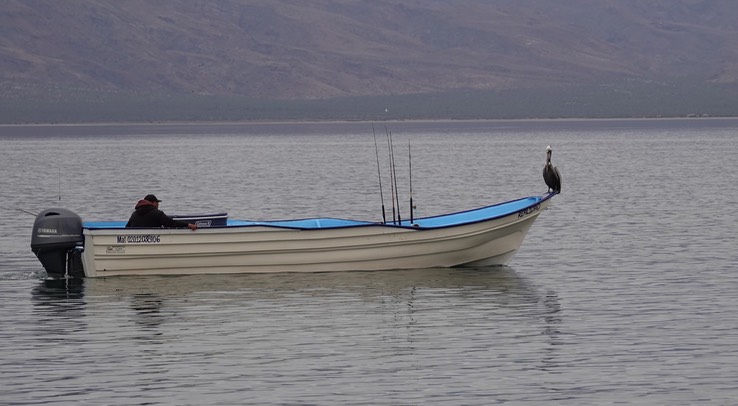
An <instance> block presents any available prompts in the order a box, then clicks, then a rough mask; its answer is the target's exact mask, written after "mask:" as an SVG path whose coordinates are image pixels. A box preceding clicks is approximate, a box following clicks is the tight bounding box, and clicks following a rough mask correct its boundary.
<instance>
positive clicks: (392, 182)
mask: <svg viewBox="0 0 738 406" xmlns="http://www.w3.org/2000/svg"><path fill="white" fill-rule="evenodd" d="M384 134H385V135H386V136H387V153H388V154H389V165H390V192H391V198H392V199H391V200H392V224H395V223H396V219H397V217H396V214H395V179H394V177H392V162H393V161H394V160H393V159H392V141H391V139H390V132H389V130H388V129H387V127H386V126H385V127H384Z"/></svg>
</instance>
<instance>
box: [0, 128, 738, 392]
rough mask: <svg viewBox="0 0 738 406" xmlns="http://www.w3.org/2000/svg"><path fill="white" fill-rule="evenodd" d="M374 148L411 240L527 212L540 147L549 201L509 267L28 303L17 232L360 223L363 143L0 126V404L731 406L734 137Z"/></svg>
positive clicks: (530, 139)
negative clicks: (62, 215)
mask: <svg viewBox="0 0 738 406" xmlns="http://www.w3.org/2000/svg"><path fill="white" fill-rule="evenodd" d="M383 126H384V125H381V126H379V125H375V127H376V128H377V130H378V131H377V132H378V139H377V140H378V143H379V146H380V156H379V158H380V161H381V164H380V172H381V175H382V177H383V183H384V185H383V186H384V187H385V191H384V194H385V204H387V206H388V207H389V198H388V197H387V195H388V194H389V190H388V189H387V188H388V185H389V180H388V178H386V177H387V176H388V173H387V172H388V170H387V167H386V162H387V161H388V156H387V155H388V154H387V152H386V138H384V128H383ZM388 128H389V129H390V130H391V131H392V134H393V138H394V143H395V159H396V160H397V165H398V181H399V183H400V190H401V202H402V204H403V206H404V205H406V204H407V195H408V191H407V189H408V186H409V179H408V173H407V172H408V171H407V167H408V158H407V143H408V140H409V141H410V142H411V145H412V170H413V171H412V178H413V179H412V181H413V197H414V202H415V203H416V205H417V206H418V208H417V211H416V212H415V215H416V216H426V215H435V214H441V213H443V212H446V211H457V210H463V209H469V208H473V207H477V206H481V205H486V204H491V203H495V202H499V201H504V200H511V199H514V198H518V197H522V196H527V195H532V194H541V193H543V192H545V190H546V187H545V185H544V184H543V180H542V177H541V169H542V166H543V163H544V160H545V147H546V145H549V144H550V145H551V146H552V147H553V149H554V154H553V160H554V164H555V165H557V166H558V167H559V170H560V171H561V172H562V176H563V190H562V194H561V195H559V196H556V197H555V198H554V200H553V202H552V205H551V207H550V208H549V210H547V211H546V212H544V213H542V214H541V216H540V218H539V219H538V220H537V222H536V223H535V224H534V226H533V228H532V229H531V231H530V233H529V235H528V237H527V238H526V241H525V242H524V244H523V246H522V248H521V250H520V252H519V253H518V254H517V255H516V256H515V257H514V258H513V260H512V262H511V263H510V266H509V267H489V268H472V269H408V270H401V271H387V272H341V273H315V274H289V273H286V274H274V275H222V276H208V277H201V276H182V277H123V278H104V279H87V280H83V281H72V280H49V279H48V278H47V277H46V274H45V273H44V272H43V269H42V267H41V265H40V264H39V263H38V261H36V259H35V257H34V256H33V254H32V253H31V252H30V247H29V243H30V232H31V225H32V223H33V216H32V215H29V214H25V213H23V212H21V211H20V210H19V209H22V210H25V211H29V212H39V211H40V210H43V209H45V208H49V207H55V206H61V207H66V208H68V209H71V210H73V211H75V212H76V213H78V214H80V215H81V216H82V217H83V218H84V219H85V220H116V219H125V218H127V217H128V215H129V214H130V212H131V210H132V208H133V205H134V204H135V202H136V200H138V199H139V198H141V197H142V196H143V195H145V194H147V193H155V194H156V195H157V196H159V198H161V199H162V200H164V202H163V203H162V209H163V210H164V211H166V212H167V213H169V214H176V213H192V212H203V211H207V212H215V211H227V212H229V214H230V216H231V217H232V218H238V219H256V220H265V219H284V218H293V217H312V216H332V217H344V218H358V219H363V220H375V221H376V220H380V219H381V210H380V207H381V199H380V193H379V188H378V174H377V164H376V159H377V157H376V153H375V148H374V139H373V137H372V132H371V124H367V123H348V124H346V123H343V124H342V123H335V124H211V125H202V124H177V125H174V124H172V125H95V126H21V127H15V126H2V127H0V145H1V146H2V147H1V148H2V153H3V159H2V160H1V161H0V180H1V181H2V185H1V187H2V191H3V193H2V194H1V195H0V207H2V223H1V224H2V229H3V232H2V233H0V303H2V312H0V343H2V346H1V347H0V348H1V349H0V404H8V405H19V404H69V405H72V404H74V405H80V404H89V405H99V404H106V405H130V404H148V405H169V404H177V405H202V404H219V405H227V404H234V405H235V404H260V405H262V404H275V405H276V404H279V405H285V404H295V405H298V404H314V405H345V404H366V405H375V404H392V405H404V404H408V405H409V404H413V405H415V404H418V405H420V404H422V405H426V404H442V405H487V404H502V403H505V404H547V405H549V404H567V405H572V404H577V405H593V404H616V403H620V404H622V403H625V404H649V405H650V404H653V405H664V404H669V405H677V404H678V405H695V404H705V405H731V404H734V403H735V400H734V399H736V398H738V383H737V382H738V316H736V309H737V308H738V295H737V294H736V293H735V292H736V288H738V276H736V272H735V271H736V254H735V252H736V248H735V247H736V237H735V235H736V232H735V230H736V229H737V228H738V220H737V217H738V216H737V215H736V214H735V211H734V210H732V208H731V206H732V203H733V202H734V201H735V200H736V198H738V191H736V185H738V174H737V171H736V165H735V158H734V156H735V151H736V150H738V120H733V119H707V120H705V119H696V120H589V121H587V120H584V121H520V122H515V121H512V122H505V121H497V122H457V123H433V122H429V123H392V124H389V125H388ZM398 151H399V152H398ZM400 210H401V212H402V213H403V216H406V215H407V211H408V210H407V209H406V208H405V207H400Z"/></svg>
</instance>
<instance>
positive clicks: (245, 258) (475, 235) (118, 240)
mask: <svg viewBox="0 0 738 406" xmlns="http://www.w3.org/2000/svg"><path fill="white" fill-rule="evenodd" d="M550 197H551V196H548V197H546V198H544V199H542V200H540V201H539V202H537V203H536V204H535V205H533V206H532V208H531V209H526V210H519V211H517V212H513V213H509V214H506V215H504V216H500V217H494V218H490V219H484V220H480V221H474V222H471V223H465V224H459V225H450V226H443V227H432V228H425V227H420V228H412V227H398V226H391V225H384V224H375V225H362V226H360V227H337V228H320V229H309V230H306V229H295V228H279V227H269V226H249V227H230V226H229V227H222V228H201V229H198V230H197V231H190V230H188V229H124V228H117V229H116V228H109V229H108V228H84V230H83V235H84V249H83V251H82V254H81V256H82V264H83V267H84V274H85V276H87V277H102V276H119V275H175V274H176V275H183V274H227V273H271V272H328V271H353V270H360V271H370V270H389V269H410V268H429V267H453V266H463V265H504V264H507V263H508V262H509V261H510V259H511V258H512V257H513V255H514V254H515V252H516V251H517V250H518V249H519V248H520V246H521V245H522V243H523V239H524V238H525V235H526V234H527V232H528V230H529V228H530V227H531V225H532V224H533V222H534V221H535V219H536V218H537V217H538V215H539V214H540V213H541V212H542V211H543V210H544V209H546V207H547V206H548V203H549V198H550ZM421 222H422V219H421V220H420V221H418V223H421Z"/></svg>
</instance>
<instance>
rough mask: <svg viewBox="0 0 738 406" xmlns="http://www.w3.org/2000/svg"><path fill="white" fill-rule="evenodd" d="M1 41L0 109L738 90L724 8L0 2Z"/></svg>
mask: <svg viewBox="0 0 738 406" xmlns="http://www.w3.org/2000/svg"><path fill="white" fill-rule="evenodd" d="M0 33H1V35H0V92H1V93H2V95H1V97H2V98H3V99H4V100H13V98H18V97H20V98H24V97H30V96H29V95H36V97H39V98H43V99H45V102H49V100H50V99H53V98H54V97H57V96H55V95H58V94H60V92H62V93H64V94H69V92H72V91H74V92H79V93H78V94H79V97H80V98H81V99H96V98H103V99H104V98H105V97H106V96H105V95H106V94H119V93H125V94H127V95H139V96H140V97H141V98H142V99H145V98H147V97H149V98H150V97H159V96H160V95H182V94H190V95H198V96H203V97H215V96H218V97H247V98H251V99H254V100H264V99H278V100H287V101H296V100H318V99H328V98H335V97H354V96H376V97H385V96H401V95H417V94H434V93H438V94H440V93H448V92H458V91H496V92H499V91H511V90H515V89H525V91H529V90H530V89H551V88H570V87H572V86H583V85H591V86H602V85H612V84H617V83H654V82H656V83H669V84H671V83H680V82H685V81H686V82H689V83H690V84H691V85H697V86H699V84H705V85H706V86H712V87H718V88H720V87H725V88H732V86H734V85H736V84H737V83H738V2H735V1H727V0H651V1H642V0H561V1H559V0H556V1H552V0H453V1H451V0H310V1H293V0H248V1H247V0H218V1H197V0H167V1H156V2H155V1H143V0H124V1H121V0H64V1H52V0H37V1H31V0H4V1H3V4H2V13H0ZM60 89H61V90H60ZM59 97H61V96H59ZM64 97H68V96H64Z"/></svg>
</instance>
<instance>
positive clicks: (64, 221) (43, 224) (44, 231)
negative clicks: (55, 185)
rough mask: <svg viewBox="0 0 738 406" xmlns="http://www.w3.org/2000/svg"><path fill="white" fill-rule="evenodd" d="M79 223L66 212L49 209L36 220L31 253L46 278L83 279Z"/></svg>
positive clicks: (80, 224)
mask: <svg viewBox="0 0 738 406" xmlns="http://www.w3.org/2000/svg"><path fill="white" fill-rule="evenodd" d="M83 241H84V239H83V237H82V219H81V218H80V217H79V216H78V215H76V214H75V213H74V212H72V211H70V210H67V209H48V210H44V211H42V212H41V213H39V214H38V216H36V221H34V223H33V233H32V234H31V251H33V253H34V254H36V257H38V259H39V261H41V265H43V266H44V268H45V269H46V272H47V273H48V274H49V275H54V276H64V275H70V276H84V270H83V268H82V260H81V250H80V249H76V247H77V246H78V245H82V243H83Z"/></svg>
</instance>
